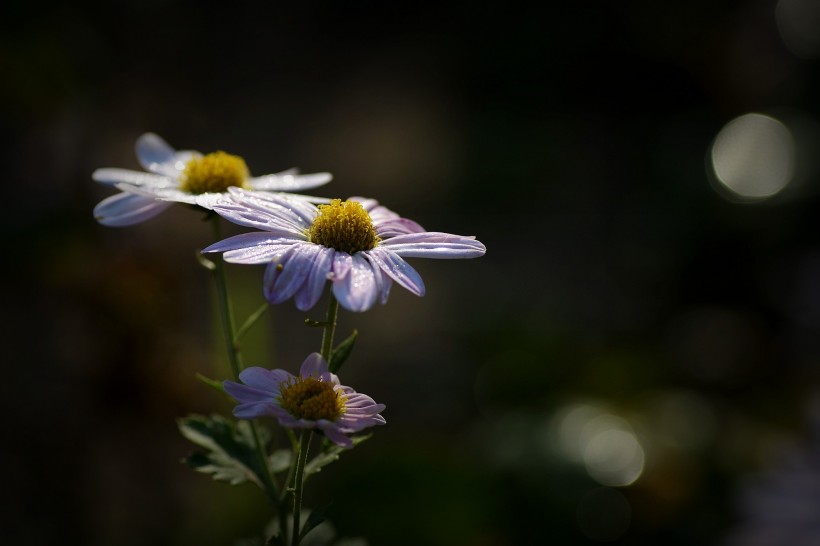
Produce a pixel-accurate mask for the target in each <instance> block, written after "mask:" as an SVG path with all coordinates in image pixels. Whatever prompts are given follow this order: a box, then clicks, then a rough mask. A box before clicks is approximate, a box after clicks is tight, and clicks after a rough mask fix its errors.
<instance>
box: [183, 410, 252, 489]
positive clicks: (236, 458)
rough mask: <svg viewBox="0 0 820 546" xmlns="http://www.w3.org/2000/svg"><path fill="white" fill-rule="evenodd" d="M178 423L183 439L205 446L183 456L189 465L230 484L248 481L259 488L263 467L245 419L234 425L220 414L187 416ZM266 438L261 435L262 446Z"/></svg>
mask: <svg viewBox="0 0 820 546" xmlns="http://www.w3.org/2000/svg"><path fill="white" fill-rule="evenodd" d="M178 426H179V430H180V432H181V433H182V435H183V436H184V437H185V438H187V439H188V440H190V441H191V442H193V443H195V444H196V445H198V446H200V447H202V448H204V449H205V451H204V452H196V453H194V454H192V455H191V456H189V457H187V458H186V459H184V462H185V463H187V464H188V465H189V466H190V467H191V468H193V469H194V470H196V471H197V472H202V473H205V474H212V475H213V478H214V479H215V480H219V481H224V482H228V483H230V484H232V485H237V484H240V483H243V482H245V481H251V482H253V483H255V484H256V485H258V486H259V487H260V488H261V487H262V481H261V479H260V476H261V475H262V474H261V471H262V468H260V466H261V465H260V462H259V458H258V456H257V454H256V448H255V444H254V440H253V434H252V432H251V430H250V425H249V424H248V422H247V421H240V422H238V423H237V424H234V423H233V422H232V421H229V420H228V419H226V418H224V417H222V416H221V415H212V416H211V417H205V416H202V415H190V416H188V417H185V418H184V419H180V420H179V421H178ZM267 440H268V435H267V434H260V441H261V442H262V443H263V445H264V444H265V443H267Z"/></svg>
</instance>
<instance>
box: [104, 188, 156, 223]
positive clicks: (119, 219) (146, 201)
mask: <svg viewBox="0 0 820 546" xmlns="http://www.w3.org/2000/svg"><path fill="white" fill-rule="evenodd" d="M170 206H171V203H167V202H165V201H157V200H156V199H154V198H152V197H145V196H143V195H137V194H134V193H130V192H123V193H118V194H116V195H112V196H111V197H106V198H105V199H103V200H102V201H100V203H99V204H98V205H97V206H96V207H94V218H95V219H96V220H97V221H98V222H99V223H101V224H102V225H104V226H110V227H123V226H132V225H134V224H139V223H140V222H144V221H146V220H149V219H151V218H153V217H154V216H156V215H157V214H159V213H161V212H162V211H164V210H165V209H167V208H168V207H170Z"/></svg>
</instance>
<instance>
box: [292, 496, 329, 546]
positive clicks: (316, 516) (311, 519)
mask: <svg viewBox="0 0 820 546" xmlns="http://www.w3.org/2000/svg"><path fill="white" fill-rule="evenodd" d="M332 504H333V501H331V502H329V503H327V504H326V505H324V506H322V507H321V508H317V509H316V510H312V511H311V512H310V515H309V516H308V518H307V521H305V523H304V525H302V530H301V531H299V541H300V542H301V541H302V540H304V538H305V535H306V534H308V533H309V532H311V531H312V530H313V529H314V528H315V527H318V526H319V525H321V524H322V523H324V521H325V520H326V519H327V517H325V514H326V513H327V511H328V509H329V508H330V505H332Z"/></svg>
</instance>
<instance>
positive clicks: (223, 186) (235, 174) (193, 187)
mask: <svg viewBox="0 0 820 546" xmlns="http://www.w3.org/2000/svg"><path fill="white" fill-rule="evenodd" d="M248 176H249V172H248V166H247V165H246V164H245V160H244V159H242V158H241V157H239V156H238V155H231V154H226V153H225V152H222V151H219V152H214V153H211V154H208V155H205V156H203V157H194V158H191V159H190V160H188V163H186V164H185V170H184V171H182V175H181V176H180V184H179V189H180V190H182V191H185V192H188V193H192V194H194V195H198V194H200V193H221V192H226V191H228V188H230V187H237V188H245V189H248Z"/></svg>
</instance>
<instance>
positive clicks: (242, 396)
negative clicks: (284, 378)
mask: <svg viewBox="0 0 820 546" xmlns="http://www.w3.org/2000/svg"><path fill="white" fill-rule="evenodd" d="M222 386H223V387H224V388H225V392H226V393H228V394H229V395H230V396H231V397H232V398H233V399H234V400H236V401H237V402H239V403H240V404H250V403H251V402H254V403H256V402H271V401H273V400H274V396H275V395H276V393H274V392H271V391H269V390H263V389H258V388H256V387H249V386H247V385H243V384H241V383H235V382H233V381H223V383H222Z"/></svg>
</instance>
